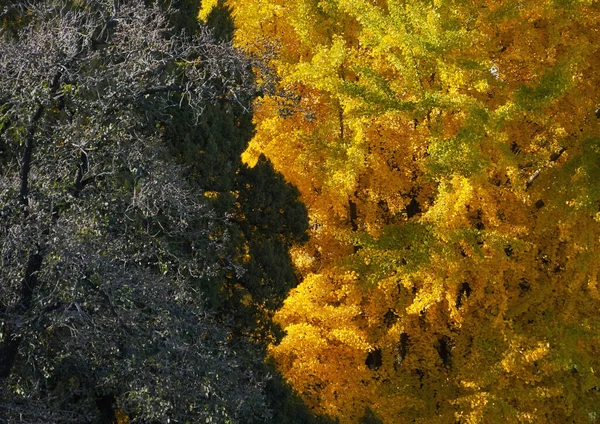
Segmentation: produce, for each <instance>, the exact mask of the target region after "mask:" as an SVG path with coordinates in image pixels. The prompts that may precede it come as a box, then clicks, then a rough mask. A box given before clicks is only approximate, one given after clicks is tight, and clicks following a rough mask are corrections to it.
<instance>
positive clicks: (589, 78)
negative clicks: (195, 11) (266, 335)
mask: <svg viewBox="0 0 600 424" xmlns="http://www.w3.org/2000/svg"><path fill="white" fill-rule="evenodd" d="M228 3H229V4H230V5H231V6H232V7H233V10H234V17H235V25H236V36H235V37H236V42H237V43H238V44H239V45H241V46H246V47H247V48H250V49H259V48H260V45H261V43H262V42H263V41H264V40H265V38H266V39H269V40H270V41H272V42H274V44H276V45H279V55H278V56H277V57H276V58H274V59H273V61H272V63H271V65H272V66H273V67H274V69H275V70H276V71H277V73H278V75H279V77H280V78H281V79H280V87H279V88H280V89H282V90H286V91H287V92H289V93H293V94H294V95H296V100H295V101H294V102H293V104H292V105H290V106H289V107H288V108H287V109H285V110H283V109H282V107H281V105H282V102H285V101H286V100H285V99H282V98H279V97H277V96H270V97H269V96H267V97H265V98H264V99H261V100H260V101H259V102H258V103H257V105H256V113H255V123H256V136H255V138H254V139H253V140H252V142H251V144H250V147H249V149H248V151H247V152H246V153H245V155H244V160H246V161H248V162H252V161H253V160H255V159H256V158H257V157H258V156H259V155H260V154H261V153H264V154H266V155H267V156H268V157H269V158H270V159H271V161H272V162H273V164H274V165H275V167H276V168H277V169H278V170H279V171H280V172H282V173H283V174H284V175H285V177H286V178H287V179H288V180H289V181H290V182H292V183H294V184H295V185H296V186H297V187H298V188H299V190H300V192H301V195H302V200H303V201H304V202H305V203H306V205H307V207H308V210H309V216H310V236H311V237H310V241H309V242H308V243H307V244H306V245H304V246H297V247H295V248H294V249H293V253H292V256H293V258H294V261H295V263H296V264H297V266H298V269H299V270H300V272H301V273H302V275H303V277H304V278H303V281H302V283H301V284H300V285H299V286H298V287H297V288H296V289H295V290H293V291H292V292H291V293H290V295H289V297H288V299H287V300H286V302H285V304H284V306H283V308H282V309H281V310H280V311H278V312H277V313H276V315H275V319H276V321H277V322H279V323H280V324H281V325H282V326H283V327H284V328H285V329H286V331H287V335H286V336H285V337H284V338H283V340H282V342H281V343H280V344H278V345H274V346H271V348H270V352H271V354H272V356H273V357H274V359H275V360H276V362H277V363H278V365H279V366H280V368H281V370H282V372H283V373H284V375H285V376H286V378H287V379H288V380H289V381H290V383H291V384H292V385H293V386H294V387H295V388H296V389H297V390H298V391H299V393H300V394H301V396H302V397H303V399H304V400H305V401H306V402H307V404H308V405H309V406H310V407H311V408H313V409H314V410H315V411H317V412H319V413H327V414H330V415H332V416H333V417H335V418H337V419H339V420H340V422H342V423H357V422H359V421H360V419H361V418H362V417H363V415H364V414H365V411H366V408H369V409H370V411H372V413H373V414H375V416H377V417H378V418H379V419H380V420H382V421H383V422H386V423H395V422H422V423H435V422H440V423H446V422H456V421H457V420H460V422H468V423H495V422H498V423H505V422H510V423H512V422H514V423H518V422H589V421H590V420H592V418H591V417H597V416H600V406H599V405H600V399H599V396H600V392H599V391H598V389H597V388H598V387H600V380H599V377H598V376H597V371H596V370H598V369H600V363H599V359H598V358H600V348H599V346H600V336H599V334H600V319H599V318H598V317H597V311H598V308H599V307H600V303H599V302H600V294H599V292H598V273H599V271H600V259H599V258H600V257H598V254H597V252H599V251H600V227H599V226H598V220H600V218H598V217H599V216H600V212H598V210H599V207H600V203H599V202H600V165H598V164H599V163H600V120H599V119H598V118H597V115H596V114H597V113H598V112H597V111H596V110H597V108H598V107H599V106H600V103H599V102H600V100H599V99H600V72H598V69H600V32H599V31H598V28H597V26H598V20H599V19H600V2H598V1H593V0H581V1H572V0H570V1H567V0H560V1H559V0H557V1H547V2H539V1H534V0H475V1H468V2H467V1H451V0H435V1H420V0H419V1H411V2H408V1H399V0H376V1H367V2H364V1H357V0H323V1H313V0H287V1H285V2H283V1H281V0H249V1H247V0H246V1H243V2H242V1H241V0H229V2H228ZM284 112H285V113H284ZM592 421H593V420H592Z"/></svg>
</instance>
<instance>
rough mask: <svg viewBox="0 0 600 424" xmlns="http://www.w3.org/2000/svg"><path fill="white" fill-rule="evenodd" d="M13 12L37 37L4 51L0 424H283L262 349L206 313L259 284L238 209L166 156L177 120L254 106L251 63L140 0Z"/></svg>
mask: <svg viewBox="0 0 600 424" xmlns="http://www.w3.org/2000/svg"><path fill="white" fill-rule="evenodd" d="M119 3H122V4H120V5H119ZM10 7H12V8H13V9H15V8H16V9H18V11H19V12H20V13H22V14H23V15H26V16H29V19H31V23H30V24H28V25H27V26H26V27H25V28H24V29H23V30H22V31H21V32H20V33H19V34H18V36H17V37H16V38H11V37H8V36H6V37H3V38H0V51H2V60H1V61H0V104H1V107H0V113H1V116H0V122H1V123H2V130H1V131H0V134H1V138H2V140H1V144H0V145H1V146H2V149H3V152H2V155H3V160H2V161H0V166H1V168H0V260H1V267H0V325H1V328H0V331H1V333H0V334H1V338H0V363H1V365H0V384H1V386H0V396H1V397H2V399H0V416H2V417H6V419H8V421H17V420H22V422H44V423H46V422H77V423H79V422H100V421H101V420H102V419H105V420H107V421H110V420H111V419H112V417H111V416H110V414H112V408H113V406H115V405H116V406H118V407H119V408H120V409H122V410H123V411H125V412H126V413H128V414H129V416H130V418H132V419H133V420H134V422H166V421H168V420H171V421H172V422H200V421H202V422H204V421H206V422H211V421H212V422H253V421H256V422H264V421H266V420H268V419H269V417H270V416H271V414H270V411H269V410H268V407H267V404H266V401H265V394H264V385H265V383H266V377H264V375H262V373H261V372H257V371H253V369H256V368H257V367H256V366H255V362H256V358H257V357H259V355H258V354H257V351H256V350H255V348H254V347H252V346H251V345H249V344H247V343H246V342H245V341H244V340H243V339H240V338H238V339H236V340H235V343H234V342H232V340H231V337H230V335H229V333H228V330H227V328H228V325H227V324H228V323H227V320H226V319H225V318H223V317H218V318H219V319H217V317H216V316H215V315H214V313H212V312H210V311H209V310H208V309H207V308H206V307H205V306H204V305H203V300H202V299H203V293H202V291H201V287H206V286H207V285H211V284H214V285H215V286H219V285H220V284H221V283H220V280H221V279H222V277H223V275H225V274H228V275H233V276H235V277H236V278H240V277H241V276H242V275H243V273H244V269H243V267H242V265H240V264H239V262H237V261H236V258H235V257H234V256H233V255H232V253H231V252H232V251H233V250H235V249H233V248H232V247H231V245H232V243H233V238H234V237H233V236H232V234H231V231H230V230H229V228H230V221H231V219H232V211H230V210H225V209H223V208H220V209H219V208H216V207H215V206H214V205H211V204H209V202H208V200H207V199H206V197H205V196H204V195H203V190H202V189H203V187H202V186H201V185H199V184H198V183H197V181H195V180H194V173H193V172H190V169H189V167H188V166H186V163H185V161H181V160H179V159H178V158H177V157H174V156H173V154H172V151H171V150H170V149H169V148H167V147H165V143H164V138H165V133H166V131H167V130H166V128H167V127H168V126H169V124H170V122H171V120H172V117H173V116H172V113H171V112H172V111H173V110H176V109H177V108H184V109H186V110H187V111H188V115H189V117H190V118H191V120H192V121H191V122H190V123H189V125H190V127H193V126H194V123H197V122H198V121H199V120H201V117H202V113H203V111H204V109H205V108H206V107H209V105H212V104H215V103H216V102H220V101H223V99H226V100H227V101H228V102H230V103H232V104H239V105H243V104H246V103H247V99H250V98H252V96H254V94H255V87H254V82H253V79H252V78H251V74H250V63H249V61H248V60H247V59H246V58H244V57H243V55H241V54H240V52H238V51H236V50H235V49H234V48H232V47H231V45H230V44H229V43H227V42H217V41H214V39H213V38H212V37H211V35H210V33H209V32H208V31H206V30H199V31H198V33H197V34H196V35H194V36H188V37H183V36H176V35H173V33H174V31H173V30H172V29H171V28H170V27H169V24H168V22H169V20H168V17H167V14H166V13H165V11H163V10H162V9H160V8H159V7H158V6H157V7H146V6H144V4H143V2H138V1H130V2H114V4H113V2H108V1H106V2H103V1H94V2H67V1H55V2H52V1H48V2H43V3H32V4H30V5H27V6H24V5H23V4H20V3H15V4H14V5H13V6H10ZM19 8H21V9H19ZM13 11H14V10H13ZM234 173H235V170H233V171H232V172H231V175H232V177H233V175H234ZM241 351H246V352H250V353H251V354H250V355H248V358H250V359H246V358H245V357H242V356H241V355H240V352H241ZM106 402H108V405H107V406H106V405H104V403H106ZM107 410H108V412H107ZM103 414H105V415H104V416H103ZM107 414H108V415H107ZM0 421H1V419H0Z"/></svg>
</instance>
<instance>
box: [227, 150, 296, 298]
mask: <svg viewBox="0 0 600 424" xmlns="http://www.w3.org/2000/svg"><path fill="white" fill-rule="evenodd" d="M236 183H237V187H238V202H239V205H240V212H241V215H240V217H239V219H238V220H237V222H238V224H239V226H240V228H241V229H242V233H243V235H244V238H245V249H247V252H248V254H249V258H250V259H249V260H248V261H247V263H246V269H247V271H246V274H245V275H244V277H243V279H242V280H241V284H242V285H243V286H244V287H245V288H246V289H247V290H248V291H249V292H250V293H251V294H252V296H253V298H254V300H255V301H256V302H259V303H260V304H261V305H264V306H266V307H267V308H269V309H275V308H278V307H280V306H281V304H282V302H283V300H284V298H285V295H286V294H287V292H288V291H289V290H290V289H291V288H293V287H295V286H296V284H297V280H296V277H295V275H294V272H293V267H292V263H291V259H290V256H289V253H288V249H289V247H290V246H291V245H292V244H293V243H296V242H299V241H303V240H304V239H305V237H306V229H307V228H308V218H307V212H306V207H305V206H304V204H302V203H301V202H300V201H299V200H298V196H299V193H298V190H297V189H296V188H295V187H293V186H291V185H290V184H289V183H287V182H286V181H285V180H284V179H283V177H282V176H281V174H278V173H277V172H276V171H275V170H274V168H273V165H272V164H271V163H270V162H269V161H268V160H267V159H266V158H265V157H264V156H261V157H260V159H259V161H258V163H257V164H256V166H254V167H253V168H248V167H246V166H244V167H242V168H241V169H240V171H239V174H238V176H237V179H236Z"/></svg>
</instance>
